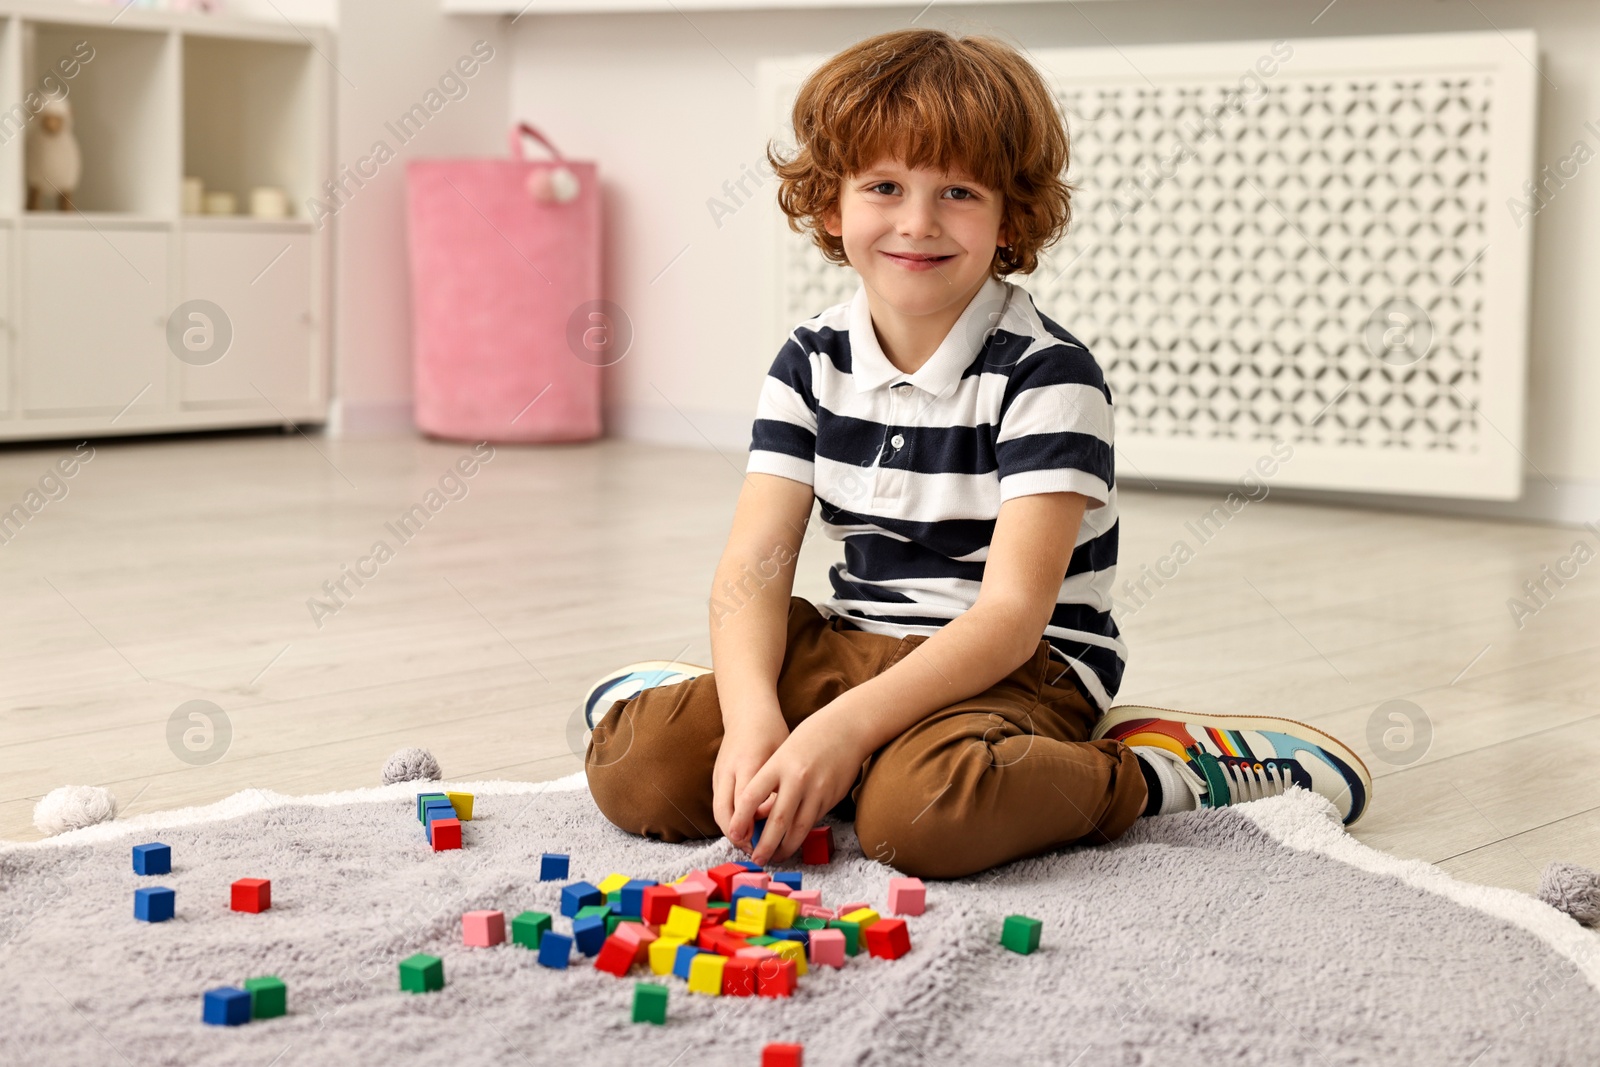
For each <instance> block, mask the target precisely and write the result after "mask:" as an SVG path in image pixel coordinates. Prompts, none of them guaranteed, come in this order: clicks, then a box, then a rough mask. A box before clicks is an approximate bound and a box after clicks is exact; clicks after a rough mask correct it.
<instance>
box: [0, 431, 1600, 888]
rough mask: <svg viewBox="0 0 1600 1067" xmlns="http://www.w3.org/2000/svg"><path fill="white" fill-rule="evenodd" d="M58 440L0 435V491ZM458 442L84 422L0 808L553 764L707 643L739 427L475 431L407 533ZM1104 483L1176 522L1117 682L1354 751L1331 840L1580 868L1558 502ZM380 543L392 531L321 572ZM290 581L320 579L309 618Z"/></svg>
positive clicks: (36, 621) (5, 555)
mask: <svg viewBox="0 0 1600 1067" xmlns="http://www.w3.org/2000/svg"><path fill="white" fill-rule="evenodd" d="M70 452H71V448H70V447H69V446H58V445H47V446H30V447H20V448H10V449H7V450H5V451H0V510H3V509H5V508H9V506H10V505H11V504H12V503H13V502H19V501H22V500H23V498H24V494H25V493H26V492H27V491H28V489H29V488H30V487H32V486H34V485H36V484H37V483H38V481H39V479H40V477H41V476H43V475H45V474H46V472H47V471H49V470H50V469H51V467H52V465H53V464H54V463H55V462H56V460H58V459H59V458H61V457H63V456H65V455H67V454H69V453H70ZM469 453H470V448H469V446H465V445H451V444H440V443H429V442H422V441H416V440H410V439H400V440H385V441H373V440H361V441H334V440H326V439H323V438H321V437H309V438H308V437H306V436H303V435H300V434H290V435H278V434H263V435H217V436H206V437H198V438H186V439H168V440H159V441H136V442H122V443H112V444H101V445H99V446H97V448H96V451H95V455H94V458H93V460H92V461H91V462H89V463H88V464H87V465H85V466H84V467H83V468H82V469H81V470H80V471H79V472H78V473H77V474H76V475H75V476H74V477H73V478H72V479H71V480H70V481H67V482H66V486H67V490H68V492H67V495H66V496H65V497H63V498H61V499H58V500H52V501H50V502H48V503H47V504H46V505H45V506H44V507H43V508H42V510H40V511H39V513H38V514H37V515H35V516H34V517H33V519H32V520H31V521H30V522H29V523H28V524H27V525H26V526H24V527H23V528H22V529H21V530H20V532H17V533H16V534H15V535H14V536H13V537H12V539H11V540H10V542H9V543H6V544H3V545H0V563H3V566H0V583H3V584H0V625H3V627H4V631H3V632H4V634H5V640H4V642H3V644H0V766H3V767H4V768H5V773H4V774H3V775H0V837H5V838H11V839H30V838H33V837H36V836H37V834H36V832H35V831H34V830H33V828H32V826H31V813H32V809H33V804H34V802H35V801H36V800H37V799H38V798H39V797H40V796H41V795H42V794H44V793H45V792H46V791H47V790H49V789H51V788H52V787H54V786H58V785H62V784H65V783H93V784H98V785H104V786H108V787H109V788H111V789H112V790H113V791H114V792H115V793H116V794H117V796H118V797H119V799H120V800H121V802H122V804H123V806H124V812H125V813H127V814H138V813H143V812H148V811H154V810H159V809H163V808H171V807H176V806H180V805H188V804H196V803H204V802H209V801H212V800H216V799H218V798H221V797H223V796H226V795H228V794H230V793H233V792H235V791H237V790H241V789H247V788H251V787H257V788H270V789H275V790H278V791H281V792H287V793H311V792H324V791H327V790H333V789H345V788H353V787H358V786H368V785H376V784H379V769H380V767H381V766H382V764H383V761H384V759H385V758H386V757H387V756H388V755H389V754H390V753H391V752H393V751H394V750H395V749H397V748H400V747H402V746H407V745H422V746H426V747H427V748H430V749H432V751H433V752H434V753H435V754H436V755H437V756H438V758H439V760H440V762H441V763H442V764H443V766H444V768H445V770H446V772H447V773H448V774H449V775H450V776H451V777H454V778H458V779H471V778H518V779H528V780H540V779H546V778H553V777H557V776H559V775H563V774H566V773H569V772H571V771H573V770H576V769H577V768H578V767H579V766H580V764H579V760H578V759H577V757H576V756H575V754H574V751H575V748H576V746H577V745H578V744H579V743H580V739H581V734H580V733H578V732H577V731H575V729H574V723H575V718H574V712H575V708H576V705H577V702H578V699H579V697H580V695H581V693H582V692H583V690H584V688H585V686H586V685H587V684H588V683H589V682H590V681H591V680H592V679H593V678H594V676H596V675H597V674H599V673H601V672H603V671H605V670H608V669H610V668H612V667H615V666H618V665H621V664H623V663H627V662H630V661H632V660H637V659H650V658H668V659H671V658H679V659H687V660H691V661H696V662H701V663H709V662H710V650H709V645H708V641H707V637H706V608H705V600H706V596H707V593H708V587H709V584H710V577H711V572H712V568H713V566H714V564H715V562H716V559H717V556H718V553H719V551H720V549H721V545H722V541H723V538H724V537H725V536H726V533H727V529H728V523H729V520H730V518H731V515H732V509H733V503H734V500H735V497H736V495H737V493H738V489H739V485H740V471H741V469H742V456H740V455H738V454H726V455H723V454H718V453H716V452H710V451H688V450H676V449H669V448H660V447H653V446H642V445H636V444H627V443H622V442H616V441H605V442H599V443H595V444H590V445H565V446H550V447H545V448H536V449H526V448H524V449H518V448H500V449H498V450H497V451H496V453H495V455H494V458H493V460H492V461H491V462H489V463H488V464H486V465H484V466H483V467H482V468H481V469H480V470H478V472H477V473H476V474H475V475H474V476H473V477H472V478H470V479H466V480H464V485H465V488H466V495H465V496H464V497H461V498H460V499H449V498H448V497H447V496H445V495H442V494H441V495H440V496H439V497H437V498H436V500H435V502H436V503H437V502H438V501H443V504H442V506H440V507H439V508H438V510H437V512H436V513H434V514H431V516H430V517H429V518H428V519H427V521H426V524H425V525H423V526H422V527H421V528H420V529H418V530H416V531H415V532H414V533H413V534H411V535H410V536H409V537H408V538H407V539H404V540H403V539H402V538H400V537H398V536H397V535H396V533H395V532H394V531H393V530H392V529H391V528H390V527H389V526H386V523H393V522H395V521H396V520H397V519H398V518H399V517H400V516H401V514H402V513H403V512H405V511H406V510H407V509H408V508H410V507H411V506H412V505H413V504H419V503H421V504H424V505H425V504H426V502H427V501H426V497H427V494H428V493H429V491H430V490H437V489H438V487H439V484H440V480H441V478H445V479H446V487H447V488H448V487H449V482H448V475H449V473H450V472H451V471H452V469H453V464H455V463H456V462H457V460H458V459H459V458H461V457H463V456H465V455H468V454H469ZM1134 481H1135V480H1134V479H1132V478H1125V479H1124V483H1123V495H1122V497H1121V504H1122V545H1121V568H1120V572H1119V578H1135V577H1137V576H1138V574H1139V573H1140V568H1141V566H1142V565H1145V564H1149V565H1151V566H1154V565H1155V564H1156V562H1157V561H1158V559H1159V558H1160V557H1162V556H1163V555H1166V554H1167V553H1169V552H1170V551H1171V550H1172V547H1173V545H1174V543H1175V542H1176V541H1178V540H1180V539H1183V540H1186V541H1187V542H1188V543H1189V545H1190V547H1191V548H1193V549H1194V550H1195V551H1194V555H1193V558H1192V559H1189V560H1188V561H1187V562H1185V563H1183V564H1182V565H1181V566H1180V567H1178V568H1177V569H1176V573H1175V574H1174V576H1173V577H1171V578H1170V579H1164V584H1163V585H1162V586H1161V587H1159V588H1157V587H1156V586H1155V585H1154V584H1153V583H1152V584H1150V585H1149V586H1148V588H1150V589H1151V590H1152V591H1153V592H1152V595H1151V596H1149V597H1148V599H1147V600H1146V601H1145V602H1144V603H1142V604H1141V605H1139V606H1138V608H1137V610H1132V605H1131V602H1130V608H1129V610H1125V611H1123V612H1120V613H1119V615H1120V619H1119V621H1120V623H1121V625H1122V628H1123V631H1124V633H1125V635H1126V638H1127V640H1128V643H1129V645H1130V648H1131V650H1132V654H1131V658H1130V662H1129V667H1128V672H1127V676H1126V678H1125V680H1124V684H1123V688H1122V691H1121V693H1120V694H1118V701H1119V702H1121V703H1147V704H1154V705H1158V706H1163V707H1176V708H1184V709H1191V710H1205V711H1215V712H1225V711H1238V712H1254V713H1268V714H1280V715H1286V716H1290V717H1292V718H1297V719H1301V720H1303V721H1306V722H1310V723H1314V724H1317V725H1318V726H1320V727H1322V728H1324V729H1327V730H1329V731H1331V732H1333V733H1335V734H1337V735H1338V736H1339V737H1341V738H1342V739H1344V740H1345V741H1346V742H1347V743H1349V744H1351V745H1352V747H1354V748H1355V749H1356V750H1357V751H1358V752H1360V753H1361V754H1362V756H1363V758H1364V759H1366V760H1367V762H1368V765H1369V767H1370V768H1371V769H1372V772H1373V774H1374V775H1375V776H1376V778H1377V782H1376V785H1375V789H1374V794H1375V796H1374V800H1373V803H1372V807H1371V809H1370V810H1369V812H1368V814H1367V816H1366V817H1365V818H1364V819H1363V820H1362V821H1361V822H1360V823H1359V824H1358V825H1357V827H1356V828H1355V831H1354V832H1355V834H1356V836H1357V837H1359V838H1360V839H1361V840H1363V841H1365V842H1366V843H1367V844H1369V845H1372V846H1374V847H1377V848H1381V849H1385V850H1388V851H1390V852H1394V853H1397V854H1399V855H1402V856H1407V857H1418V858H1421V859H1424V860H1429V861H1432V862H1434V863H1438V864H1439V865H1440V866H1442V867H1444V868H1445V869H1447V870H1449V871H1450V872H1452V873H1454V874H1455V875H1457V876H1459V877H1461V878H1464V879H1468V880H1471V881H1476V882H1482V883H1488V884H1497V885H1504V886H1511V887H1515V888H1517V889H1521V890H1531V889H1533V887H1534V886H1535V885H1536V884H1537V880H1538V873H1539V870H1540V868H1541V867H1542V866H1543V865H1544V864H1545V863H1546V862H1547V861H1549V860H1551V859H1567V860H1572V861H1575V862H1579V863H1584V864H1587V865H1590V866H1596V867H1600V774H1597V773H1596V769H1597V768H1600V628H1597V627H1596V625H1595V624H1596V621H1597V619H1600V562H1595V563H1592V564H1590V565H1589V566H1588V567H1587V568H1585V569H1583V570H1580V572H1579V574H1578V576H1577V577H1576V578H1575V579H1573V580H1571V581H1570V582H1568V584H1567V585H1566V586H1565V588H1563V589H1561V590H1560V591H1559V592H1558V593H1557V594H1556V595H1555V597H1554V598H1553V599H1552V600H1551V602H1550V603H1549V604H1548V605H1547V606H1545V607H1544V608H1543V609H1542V610H1540V611H1539V612H1538V613H1537V615H1535V616H1533V617H1532V618H1530V619H1527V620H1525V624H1524V625H1523V626H1522V627H1521V628H1518V626H1517V625H1516V624H1515V623H1514V621H1513V619H1512V616H1511V614H1510V612H1509V611H1508V609H1507V606H1506V602H1507V599H1508V598H1511V597H1514V596H1517V595H1519V593H1520V592H1521V587H1522V583H1523V582H1524V581H1526V580H1528V579H1530V578H1535V577H1537V576H1538V575H1539V571H1540V568H1541V566H1542V565H1545V564H1553V563H1554V562H1555V561H1556V560H1557V559H1558V558H1560V557H1562V556H1565V555H1567V554H1568V553H1569V552H1570V551H1571V548H1572V545H1573V544H1574V542H1575V541H1576V540H1578V538H1579V537H1580V532H1579V531H1575V530H1571V529H1562V528H1556V527H1541V526H1525V525H1515V524H1510V523H1501V522H1489V521H1467V520H1460V519H1449V518H1437V517H1423V516H1414V515H1404V514H1398V513H1387V512H1379V511H1359V510H1353V509H1343V508H1335V507H1328V506H1321V505H1311V504H1298V503H1289V502H1285V501H1282V500H1280V499H1278V498H1275V497H1273V498H1268V499H1266V500H1264V501H1260V502H1257V503H1252V504H1250V505H1249V506H1247V507H1246V508H1245V509H1244V510H1243V511H1241V512H1240V513H1239V514H1237V515H1236V516H1233V517H1232V518H1231V520H1229V521H1228V522H1227V523H1226V525H1225V526H1223V527H1222V528H1221V529H1220V530H1218V531H1216V532H1215V533H1214V535H1213V536H1211V537H1210V539H1209V540H1207V541H1205V542H1204V543H1203V544H1202V543H1200V541H1199V538H1198V537H1197V536H1196V534H1195V532H1194V531H1193V529H1191V528H1190V527H1189V526H1188V525H1187V524H1188V523H1190V522H1191V521H1193V522H1195V523H1196V524H1197V525H1198V520H1199V519H1200V518H1201V516H1203V515H1205V514H1206V513H1207V512H1208V511H1210V509H1211V508H1212V507H1213V505H1215V504H1217V503H1218V502H1220V500H1221V498H1222V495H1223V494H1222V493H1220V492H1190V493H1180V492H1176V491H1173V490H1165V491H1155V490H1152V489H1149V488H1146V489H1144V490H1143V491H1141V490H1140V489H1139V487H1138V486H1136V485H1135V484H1134ZM456 495H457V496H460V493H459V491H458V492H457V494H456ZM814 525H815V524H814ZM1582 536H1585V537H1591V535H1588V534H1583V535H1582ZM379 541H384V542H387V543H388V545H389V547H390V548H391V549H392V550H393V554H392V558H387V559H386V561H384V562H382V563H381V564H370V563H369V564H364V565H363V566H364V567H365V569H366V570H367V572H368V573H369V574H372V573H373V568H374V566H375V567H376V573H375V575H374V576H372V577H370V578H367V579H364V584H363V585H361V586H360V587H357V586H356V585H355V584H354V582H352V581H350V580H348V579H346V580H345V587H346V589H347V590H348V591H349V594H350V595H349V596H348V597H343V596H341V598H340V601H334V600H332V599H331V598H329V597H328V595H327V594H326V593H325V592H324V590H323V583H324V582H338V581H339V580H340V579H341V578H342V577H343V575H344V574H345V573H346V572H345V570H344V569H345V568H351V569H354V568H356V567H357V565H358V560H360V559H361V558H362V557H367V556H369V554H370V553H372V551H373V549H374V545H375V543H376V542H379ZM1591 541H1592V537H1591ZM837 549H838V546H837V545H836V544H834V543H832V542H829V541H827V540H825V539H824V538H822V537H821V536H820V535H819V536H815V537H813V538H812V539H811V540H810V541H809V542H808V544H807V547H806V550H805V552H804V554H803V556H802V561H801V576H800V579H799V581H798V584H797V588H796V592H797V593H799V594H800V595H803V596H808V597H811V598H813V599H815V598H820V597H822V596H824V595H826V593H827V582H826V569H827V566H828V564H829V563H830V562H832V561H833V560H834V559H836V558H838V554H837ZM1167 573H1168V574H1173V570H1172V569H1171V568H1170V567H1169V569H1168V570H1167ZM313 598H321V599H323V600H324V601H325V602H326V603H327V604H328V605H329V606H330V607H332V608H336V609H337V610H334V611H331V612H329V611H324V612H321V613H320V617H318V613H316V612H314V611H313V609H312V606H311V605H310V602H311V601H312V599H313ZM195 700H200V701H210V702H211V703H212V704H214V705H216V706H217V707H219V708H220V709H222V712H223V714H224V715H225V716H226V720H227V725H228V727H229V729H230V731H231V738H229V739H228V740H227V741H226V743H225V744H224V741H223V731H222V730H220V729H214V730H213V733H212V734H211V736H210V738H209V747H207V745H208V740H207V737H206V735H205V733H204V731H203V729H202V727H203V722H202V721H201V720H190V719H188V718H187V710H188V709H186V710H185V711H184V712H183V713H181V714H179V722H178V724H177V726H176V728H173V726H172V720H173V717H174V715H175V713H179V709H180V707H181V706H182V705H184V704H186V702H189V701H195ZM1396 700H1403V701H1409V702H1410V703H1411V705H1414V706H1415V708H1416V709H1420V712H1413V713H1412V717H1413V718H1417V719H1418V721H1419V722H1424V723H1425V725H1426V726H1427V727H1428V728H1429V729H1431V735H1432V736H1431V741H1430V742H1429V743H1428V745H1427V747H1426V752H1425V755H1423V756H1422V757H1421V758H1420V759H1416V760H1414V761H1413V762H1409V763H1402V762H1400V761H1401V759H1402V758H1403V757H1404V756H1406V755H1415V752H1416V751H1417V750H1418V749H1419V747H1420V745H1419V743H1418V738H1420V736H1421V735H1420V734H1419V733H1414V734H1413V746H1412V749H1411V750H1410V751H1409V753H1408V752H1406V751H1404V750H1402V751H1399V752H1396V751H1391V750H1389V749H1385V750H1384V755H1382V756H1380V755H1379V754H1377V753H1375V752H1374V751H1373V745H1372V744H1371V743H1369V740H1368V730H1369V722H1371V720H1372V719H1373V718H1374V715H1375V714H1377V713H1378V711H1379V709H1380V706H1382V705H1385V704H1386V702H1388V701H1396ZM1399 707H1404V705H1399ZM1388 710H1390V709H1389V708H1384V710H1383V713H1382V714H1383V716H1386V715H1387V713H1388ZM1419 716H1420V717H1419ZM213 718H215V716H213ZM219 725H220V723H219ZM1381 725H1382V726H1384V727H1388V726H1390V725H1391V723H1390V721H1389V720H1388V719H1387V718H1382V722H1381ZM185 730H188V731H191V732H190V734H189V737H188V741H187V743H186V742H185V740H184V732H185ZM1381 734H1382V730H1379V731H1377V735H1380V736H1381ZM1397 736H1398V735H1397ZM180 757H187V759H185V758H180ZM207 761H209V762H207Z"/></svg>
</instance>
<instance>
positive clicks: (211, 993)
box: [200, 985, 250, 1026]
mask: <svg viewBox="0 0 1600 1067" xmlns="http://www.w3.org/2000/svg"><path fill="white" fill-rule="evenodd" d="M200 1018H202V1019H204V1020H205V1021H206V1022H208V1023H210V1024H211V1025H212V1026H241V1025H243V1024H244V1023H247V1022H249V1021H250V994H249V993H246V992H245V991H244V990H242V989H237V988H235V987H234V986H231V985H225V986H218V987H217V988H216V989H208V990H206V995H205V1001H204V1004H203V1005H202V1007H201V1009H200Z"/></svg>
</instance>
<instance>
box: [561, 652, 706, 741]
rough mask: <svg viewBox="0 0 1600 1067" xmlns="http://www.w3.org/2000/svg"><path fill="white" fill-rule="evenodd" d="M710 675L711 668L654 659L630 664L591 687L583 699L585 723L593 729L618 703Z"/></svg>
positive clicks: (677, 661)
mask: <svg viewBox="0 0 1600 1067" xmlns="http://www.w3.org/2000/svg"><path fill="white" fill-rule="evenodd" d="M710 673H711V668H710V667H702V666H700V664H698V663H684V662H682V661H681V660H675V659H674V660H667V659H651V660H643V661H641V662H639V663H630V664H628V665H627V666H626V667H620V668H618V669H617V670H614V671H612V672H611V673H610V674H608V675H606V676H605V677H603V678H601V679H600V680H599V681H597V682H595V683H594V684H593V685H591V686H590V687H589V691H588V692H587V693H586V694H585V695H584V698H583V704H582V708H583V721H584V722H585V723H586V724H587V726H588V728H589V729H591V730H593V729H594V724H595V721H596V720H597V719H599V718H600V717H601V716H603V715H605V713H606V712H608V711H610V710H611V705H612V704H614V703H616V702H617V701H619V700H627V699H628V698H629V697H631V696H636V695H638V694H639V693H642V692H644V691H645V690H646V689H654V688H655V687H656V686H658V685H672V684H673V683H674V682H687V681H688V680H689V679H691V678H698V677H700V676H701V675H702V674H710Z"/></svg>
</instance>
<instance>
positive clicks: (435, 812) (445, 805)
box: [422, 799, 460, 827]
mask: <svg viewBox="0 0 1600 1067" xmlns="http://www.w3.org/2000/svg"><path fill="white" fill-rule="evenodd" d="M454 818H456V809H455V806H454V805H453V804H451V803H450V801H448V800H445V799H439V800H430V801H428V802H427V803H426V804H424V805H423V806H422V825H423V826H424V827H426V826H427V825H428V824H429V823H430V822H432V821H433V820H435V819H454ZM457 821H460V820H457Z"/></svg>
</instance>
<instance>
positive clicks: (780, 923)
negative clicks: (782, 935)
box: [767, 893, 800, 930]
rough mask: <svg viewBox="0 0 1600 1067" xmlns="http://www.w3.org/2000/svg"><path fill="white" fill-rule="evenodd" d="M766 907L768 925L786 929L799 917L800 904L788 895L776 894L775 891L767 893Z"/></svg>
mask: <svg viewBox="0 0 1600 1067" xmlns="http://www.w3.org/2000/svg"><path fill="white" fill-rule="evenodd" d="M767 907H768V909H769V910H768V916H769V919H768V925H769V926H777V927H780V928H782V929H785V930H787V929H789V928H790V927H792V926H793V925H794V921H795V920H796V919H798V918H799V917H800V906H799V905H798V904H796V903H795V902H794V901H792V900H790V899H789V898H788V897H782V896H778V895H777V894H776V893H768V894H767Z"/></svg>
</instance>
